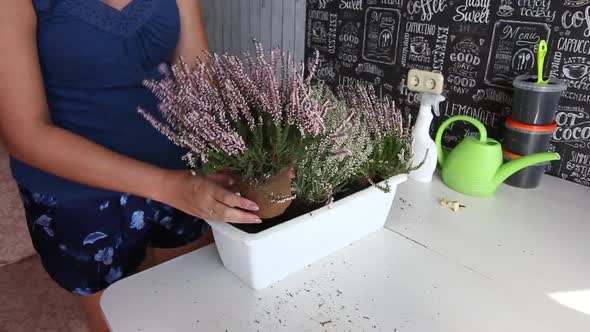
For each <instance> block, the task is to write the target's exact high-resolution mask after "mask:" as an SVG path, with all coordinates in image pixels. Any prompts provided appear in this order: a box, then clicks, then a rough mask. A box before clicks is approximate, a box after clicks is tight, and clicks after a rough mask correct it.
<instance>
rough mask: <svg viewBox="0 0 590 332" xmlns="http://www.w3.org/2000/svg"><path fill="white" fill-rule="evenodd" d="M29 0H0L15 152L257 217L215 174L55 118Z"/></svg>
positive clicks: (192, 203)
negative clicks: (137, 154)
mask: <svg viewBox="0 0 590 332" xmlns="http://www.w3.org/2000/svg"><path fill="white" fill-rule="evenodd" d="M36 25H37V18H36V15H35V12H34V9H33V7H32V4H31V2H30V1H22V0H2V1H0V59H2V61H1V62H0V138H1V140H2V141H3V142H4V143H5V144H6V147H7V149H8V151H9V153H10V154H11V155H12V156H13V157H15V158H17V159H19V160H21V161H23V162H26V163H27V164H30V165H32V166H35V167H37V168H40V169H43V170H45V171H47V172H50V173H53V174H56V175H58V176H61V177H63V178H66V179H70V180H73V181H76V182H80V183H84V184H87V185H91V186H94V187H99V188H104V189H110V190H114V191H120V192H129V193H131V194H135V195H140V196H144V197H151V198H154V199H157V200H159V201H161V202H164V203H167V204H170V205H172V206H174V207H176V208H178V209H181V210H183V211H185V212H187V213H190V214H192V215H196V216H199V217H209V215H210V212H211V211H214V215H213V219H216V220H219V221H236V222H258V218H257V217H256V216H255V215H253V214H249V213H245V212H242V211H240V210H238V209H235V208H232V207H240V208H243V209H248V210H256V209H257V208H256V207H255V204H254V203H252V202H250V201H248V200H245V199H243V198H240V197H239V196H237V195H235V194H233V193H231V192H229V191H227V190H225V189H224V188H222V187H221V186H219V185H217V184H216V183H214V182H212V181H211V180H209V179H205V178H201V177H192V176H190V174H189V173H188V172H185V171H171V170H164V169H161V168H158V167H155V166H152V165H149V164H147V163H143V162H140V161H137V160H134V159H131V158H128V157H126V156H123V155H120V154H117V153H115V152H113V151H110V150H108V149H106V148H104V147H102V146H100V145H98V144H95V143H93V142H91V141H89V140H87V139H85V138H83V137H80V136H78V135H75V134H73V133H71V132H69V131H66V130H63V129H61V128H58V127H56V126H54V125H53V124H52V122H51V118H50V116H49V111H48V106H47V101H46V96H45V91H44V87H43V83H42V82H43V80H42V76H41V70H40V65H39V60H38V55H37V54H38V53H37V45H36V29H37V26H36Z"/></svg>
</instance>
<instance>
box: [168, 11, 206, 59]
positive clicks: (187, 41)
mask: <svg viewBox="0 0 590 332" xmlns="http://www.w3.org/2000/svg"><path fill="white" fill-rule="evenodd" d="M176 3H177V4H178V9H179V10H180V40H179V41H178V46H177V48H176V59H178V58H179V57H182V58H183V60H184V61H185V62H187V63H189V64H194V63H195V62H196V61H197V58H198V57H200V56H201V55H202V54H203V51H204V50H208V49H209V45H208V42H207V33H206V30H205V26H204V24H203V16H202V14H201V3H200V0H176Z"/></svg>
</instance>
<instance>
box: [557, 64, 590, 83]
mask: <svg viewBox="0 0 590 332" xmlns="http://www.w3.org/2000/svg"><path fill="white" fill-rule="evenodd" d="M588 71H590V68H589V66H588V65H586V64H583V63H580V64H577V63H572V64H568V65H565V66H563V75H564V76H565V77H567V78H569V79H570V80H579V79H581V78H582V77H585V76H586V75H587V74H588Z"/></svg>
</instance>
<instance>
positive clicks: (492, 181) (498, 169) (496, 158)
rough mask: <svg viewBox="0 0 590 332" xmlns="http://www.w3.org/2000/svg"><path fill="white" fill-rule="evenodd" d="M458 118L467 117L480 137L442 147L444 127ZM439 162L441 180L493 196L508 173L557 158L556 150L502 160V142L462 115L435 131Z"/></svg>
mask: <svg viewBox="0 0 590 332" xmlns="http://www.w3.org/2000/svg"><path fill="white" fill-rule="evenodd" d="M457 121H466V122H469V123H470V124H472V125H474V126H475V127H476V128H477V129H478V130H479V137H467V138H465V139H463V141H461V143H459V145H457V147H455V148H454V149H453V150H451V151H450V152H448V153H445V152H444V151H443V147H442V137H443V133H444V131H445V130H446V129H447V127H448V126H449V125H450V124H451V123H453V122H457ZM436 146H437V148H438V162H439V164H440V167H441V168H442V179H443V182H444V183H445V184H446V185H447V186H448V187H449V188H451V189H453V190H455V191H458V192H460V193H463V194H466V195H471V196H492V195H494V194H495V193H496V189H497V188H498V186H499V185H500V184H501V183H502V182H504V180H506V179H507V178H508V177H509V176H511V175H512V174H514V173H516V172H518V171H520V170H521V169H523V168H526V167H529V166H533V165H536V164H539V163H542V162H547V161H552V160H559V159H561V157H560V156H559V154H558V153H551V152H544V153H536V154H532V155H528V156H523V157H520V158H517V159H514V160H512V161H510V162H508V163H505V164H504V158H503V154H502V146H501V145H500V143H499V142H498V141H496V140H493V139H491V138H488V133H487V130H486V128H485V126H484V125H483V124H482V123H481V122H479V121H478V120H476V119H474V118H472V117H470V116H465V115H459V116H454V117H452V118H449V119H448V120H446V121H445V122H443V124H442V125H441V127H440V128H439V130H438V132H437V134H436Z"/></svg>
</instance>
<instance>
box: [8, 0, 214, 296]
mask: <svg viewBox="0 0 590 332" xmlns="http://www.w3.org/2000/svg"><path fill="white" fill-rule="evenodd" d="M33 5H34V7H35V11H36V13H37V20H38V30H37V43H38V50H39V61H40V64H41V69H42V73H43V79H44V85H45V91H46V95H47V101H48V105H49V111H50V114H51V118H52V121H53V123H54V124H55V125H56V126H59V127H61V128H64V129H66V130H69V131H71V132H73V133H76V134H78V135H80V136H83V137H85V138H87V139H89V140H91V141H93V142H96V143H98V144H100V145H102V146H105V147H107V148H109V149H111V150H113V151H116V152H118V153H121V154H124V155H127V156H130V157H132V158H135V159H138V160H142V161H145V162H148V163H150V164H153V165H157V166H160V167H164V168H169V169H181V168H184V167H185V165H184V164H183V162H182V160H181V156H182V155H183V153H184V151H182V150H181V149H180V148H178V147H176V146H174V145H173V144H172V143H170V142H169V141H168V140H167V139H166V138H165V137H164V136H163V135H161V134H160V133H158V132H157V131H156V130H155V129H153V128H152V126H151V125H149V124H148V123H147V121H145V120H144V119H143V118H142V116H141V115H139V114H138V113H137V109H138V107H142V108H143V109H146V110H148V111H152V113H153V114H155V115H156V114H157V99H156V98H155V97H154V96H153V95H152V94H151V93H150V92H149V91H147V89H145V88H144V87H143V86H142V81H143V80H144V79H153V78H158V77H160V70H159V69H160V67H161V66H162V64H165V65H167V64H169V63H170V61H171V60H172V57H173V55H174V52H175V49H176V46H177V43H178V40H179V36H180V15H179V11H178V8H177V5H176V1H173V0H131V2H130V3H129V5H127V6H126V7H125V8H123V9H122V10H118V9H115V8H113V7H111V6H110V5H108V4H105V3H103V2H102V1H101V0H33ZM64 148H67V147H64ZM11 167H12V173H13V175H14V177H15V179H16V181H17V182H18V183H19V186H20V188H21V194H22V200H23V204H24V207H25V210H26V216H27V221H28V226H29V229H30V232H31V238H32V241H33V244H34V245H35V248H36V250H37V252H38V253H39V255H40V256H41V259H42V263H43V265H44V267H45V269H46V270H47V272H48V273H49V274H50V275H51V277H52V278H53V279H54V280H55V281H56V282H57V283H58V284H59V285H60V286H62V287H63V288H65V289H67V290H69V291H71V292H74V293H76V294H81V295H85V294H90V293H94V292H97V291H100V290H102V289H104V288H105V287H107V286H108V285H110V284H112V283H113V282H115V281H116V280H118V279H121V278H123V277H125V276H127V275H129V274H131V273H133V272H134V271H135V270H136V269H137V267H138V266H139V265H140V263H141V262H142V261H143V259H144V257H145V251H146V248H147V247H148V246H153V247H161V248H174V247H179V246H182V245H185V244H188V243H190V242H192V241H194V240H196V239H197V238H199V237H200V236H201V233H202V229H203V228H204V226H205V224H204V222H203V221H202V220H199V219H197V218H194V217H191V216H189V215H186V214H184V213H182V212H180V211H177V210H175V209H173V208H171V207H170V206H166V205H164V204H161V203H158V202H155V201H151V200H150V199H146V198H140V197H134V196H129V195H126V194H123V193H117V192H112V191H108V190H102V189H98V188H92V187H89V186H85V185H82V184H79V183H75V182H72V181H69V180H66V179H63V178H60V177H57V176H55V175H52V174H49V173H47V172H44V171H43V170H40V169H37V168H35V167H32V166H30V165H28V164H26V163H23V162H21V161H19V160H16V159H11Z"/></svg>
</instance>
